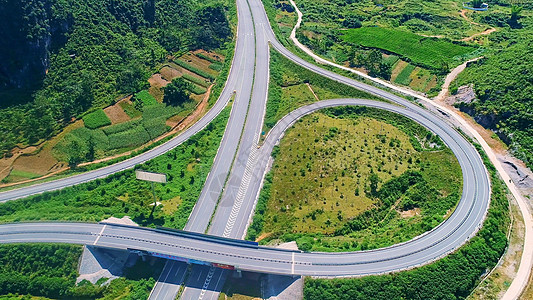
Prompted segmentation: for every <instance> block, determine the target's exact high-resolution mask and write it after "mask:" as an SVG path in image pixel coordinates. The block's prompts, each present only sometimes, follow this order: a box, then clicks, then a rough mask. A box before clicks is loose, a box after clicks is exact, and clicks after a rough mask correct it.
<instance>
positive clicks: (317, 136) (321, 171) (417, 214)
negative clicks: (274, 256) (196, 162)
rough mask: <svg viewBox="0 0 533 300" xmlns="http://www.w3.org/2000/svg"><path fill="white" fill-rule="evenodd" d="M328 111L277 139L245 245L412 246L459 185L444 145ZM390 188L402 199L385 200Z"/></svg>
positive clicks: (385, 123)
mask: <svg viewBox="0 0 533 300" xmlns="http://www.w3.org/2000/svg"><path fill="white" fill-rule="evenodd" d="M326 113H327V115H326V114H324V113H316V114H313V115H310V116H307V117H304V118H303V119H302V120H301V121H299V122H298V123H297V124H296V125H295V126H294V128H292V129H290V130H289V131H288V132H287V133H286V135H285V137H284V138H283V139H282V141H281V144H280V146H279V150H277V151H276V153H275V162H274V165H273V168H272V171H271V174H270V175H269V176H268V178H267V180H266V182H265V187H264V189H263V191H262V193H261V196H260V200H259V203H258V205H257V210H258V211H256V216H254V222H253V223H252V225H251V227H250V229H249V236H248V238H250V239H260V240H261V242H262V243H269V242H271V241H277V240H278V239H280V240H282V241H290V240H296V241H297V243H298V244H299V247H300V248H301V249H303V250H313V251H348V250H350V251H352V250H365V249H372V248H378V247H383V246H389V245H391V244H395V243H398V242H403V241H406V240H409V239H411V238H413V237H415V236H416V235H419V234H421V233H423V232H425V231H427V230H429V229H431V228H433V227H435V226H436V225H438V224H439V223H440V222H441V221H442V220H444V219H445V218H446V217H447V215H448V213H449V211H450V210H451V209H453V207H454V206H455V204H456V202H457V201H458V200H459V197H460V194H461V187H462V179H461V170H460V167H459V165H458V163H457V161H456V159H455V157H454V156H453V154H452V153H451V151H449V150H447V149H445V148H444V146H443V144H442V142H440V139H438V138H436V137H434V136H432V135H431V134H428V132H427V131H426V130H425V129H424V128H423V127H421V126H420V125H417V124H416V123H414V122H412V121H409V120H408V119H405V118H403V117H400V116H397V115H394V114H390V113H386V112H383V111H379V110H370V109H363V110H360V109H359V110H358V109H355V110H348V111H344V109H343V108H339V109H332V110H327V111H326ZM370 117H377V118H378V119H379V120H376V119H373V118H370ZM395 126H397V127H395ZM418 141H422V143H420V142H418ZM430 145H433V146H435V145H439V146H436V147H437V148H431V146H430ZM405 182H409V185H406V186H404V187H403V189H402V188H401V187H402V184H404V183H405ZM373 184H374V186H373ZM404 185H405V184H404ZM391 189H399V191H398V194H399V195H400V196H397V197H396V198H394V199H393V198H391V197H390V196H387V195H388V194H387V193H388V192H389V191H390V190H391ZM428 191H432V192H431V193H430V194H432V195H435V197H432V196H429V194H428ZM261 212H263V213H261ZM257 224H259V225H257Z"/></svg>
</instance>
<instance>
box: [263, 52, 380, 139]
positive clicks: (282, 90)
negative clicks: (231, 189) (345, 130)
mask: <svg viewBox="0 0 533 300" xmlns="http://www.w3.org/2000/svg"><path fill="white" fill-rule="evenodd" d="M270 59H271V61H270V85H269V88H268V102H267V107H266V112H265V123H264V131H265V132H267V131H268V130H270V129H271V128H272V127H273V126H274V125H275V124H276V122H277V121H278V120H280V119H281V118H282V117H283V116H285V115H286V114H288V113H289V112H291V111H293V110H295V109H296V108H298V107H300V106H303V105H305V104H309V103H312V102H315V101H317V100H325V99H334V98H343V97H351V98H365V99H376V97H374V96H372V95H370V94H368V93H365V92H362V91H360V90H358V89H355V88H353V87H349V86H346V85H344V84H341V83H339V82H336V81H334V80H331V79H328V78H325V77H323V76H320V75H317V74H315V73H313V72H311V71H309V70H307V69H305V68H302V67H300V66H298V65H297V64H295V63H293V62H292V61H290V60H288V59H287V58H285V57H283V56H282V55H281V54H279V53H278V52H276V51H274V50H272V51H270Z"/></svg>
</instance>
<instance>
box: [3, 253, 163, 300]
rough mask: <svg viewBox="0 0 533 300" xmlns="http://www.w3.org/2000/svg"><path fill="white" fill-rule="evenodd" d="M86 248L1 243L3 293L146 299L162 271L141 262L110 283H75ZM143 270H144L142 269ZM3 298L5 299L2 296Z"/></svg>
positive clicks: (65, 297) (69, 297) (81, 297)
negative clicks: (100, 284)
mask: <svg viewBox="0 0 533 300" xmlns="http://www.w3.org/2000/svg"><path fill="white" fill-rule="evenodd" d="M81 253H82V247H80V246H71V245H53V244H35V245H32V244H26V245H2V246H0V263H1V264H0V295H6V294H29V295H34V296H45V297H48V298H54V299H73V298H76V299H116V298H117V297H120V298H121V299H132V300H133V299H146V298H147V297H148V294H149V293H150V290H151V289H152V287H153V284H154V282H155V279H154V277H156V276H157V273H158V272H160V271H161V266H160V265H161V264H160V263H159V264H158V265H156V266H150V267H148V266H147V265H146V263H143V262H141V261H139V262H138V263H137V264H136V265H135V266H134V267H132V268H129V269H126V270H125V277H124V278H120V279H116V280H114V281H112V282H111V284H109V285H107V286H99V285H93V284H91V283H89V282H87V281H83V282H81V283H80V284H79V285H78V286H76V285H75V282H76V277H77V276H78V272H77V267H78V261H79V259H80V256H81ZM141 270H142V271H141ZM139 271H140V272H139ZM0 298H2V297H1V296H0Z"/></svg>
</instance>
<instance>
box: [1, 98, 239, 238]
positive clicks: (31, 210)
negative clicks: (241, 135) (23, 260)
mask: <svg viewBox="0 0 533 300" xmlns="http://www.w3.org/2000/svg"><path fill="white" fill-rule="evenodd" d="M229 112H230V108H229V107H228V108H226V109H225V110H223V111H222V113H221V114H220V115H219V116H218V117H217V118H215V120H214V121H213V122H211V123H210V124H209V125H208V126H207V127H206V128H205V129H204V130H202V131H201V132H200V133H198V134H196V135H195V136H193V137H191V138H190V139H189V140H187V142H185V143H183V144H181V145H180V146H178V147H176V148H175V149H173V150H172V151H170V152H168V153H166V154H165V155H162V156H159V157H157V158H155V159H153V160H151V161H148V162H146V163H144V164H142V165H139V166H137V168H141V169H143V170H147V171H153V172H159V173H165V174H167V178H168V183H167V184H161V185H156V194H157V197H158V201H159V202H161V203H162V204H161V205H159V206H157V207H155V208H154V207H153V206H152V205H151V204H152V203H153V197H152V190H151V186H150V184H149V183H147V182H142V181H138V180H136V179H135V174H134V171H133V170H126V171H123V172H119V173H116V174H114V175H111V176H109V177H107V178H104V179H99V180H95V181H91V182H88V183H84V184H80V185H77V186H74V187H69V188H65V189H63V190H59V191H55V192H49V193H44V194H42V195H36V196H32V197H28V198H25V199H19V200H17V201H9V202H5V203H2V204H0V222H17V221H29V220H77V221H89V222H91V221H92V222H94V221H100V220H102V219H104V218H108V217H110V216H115V217H119V218H120V217H122V216H125V215H128V216H130V217H131V218H132V219H133V220H134V221H135V222H137V223H139V224H141V225H144V226H154V225H164V226H167V227H173V228H182V227H183V226H184V225H185V223H186V222H187V219H188V217H189V214H190V212H191V211H192V208H193V207H194V204H195V203H196V200H197V199H198V197H199V194H200V191H201V189H202V186H203V183H204V182H205V179H206V177H207V174H208V172H209V170H210V169H211V165H212V163H213V159H214V157H215V154H216V151H217V149H218V145H219V143H220V140H221V138H222V135H223V133H224V128H225V126H226V122H227V119H228V116H229Z"/></svg>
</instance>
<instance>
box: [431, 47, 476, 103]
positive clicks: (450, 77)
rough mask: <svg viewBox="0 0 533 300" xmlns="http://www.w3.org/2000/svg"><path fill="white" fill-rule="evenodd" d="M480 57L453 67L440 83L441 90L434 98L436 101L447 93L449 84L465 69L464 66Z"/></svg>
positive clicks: (443, 97)
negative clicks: (442, 82)
mask: <svg viewBox="0 0 533 300" xmlns="http://www.w3.org/2000/svg"><path fill="white" fill-rule="evenodd" d="M480 58H482V56H480V57H476V58H473V59H471V60H469V61H466V62H464V63H463V64H461V65H459V66H457V67H456V68H455V69H453V70H452V71H451V72H450V73H449V74H448V75H447V76H446V79H444V84H443V85H442V90H441V91H440V93H439V95H438V96H437V97H436V98H435V100H436V101H443V100H444V99H445V98H446V97H447V96H448V93H449V89H450V84H451V83H452V82H453V81H454V80H455V78H456V77H457V76H458V75H459V74H460V73H461V72H463V71H464V70H465V69H466V66H467V65H468V63H471V62H474V61H476V60H478V59H480Z"/></svg>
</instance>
